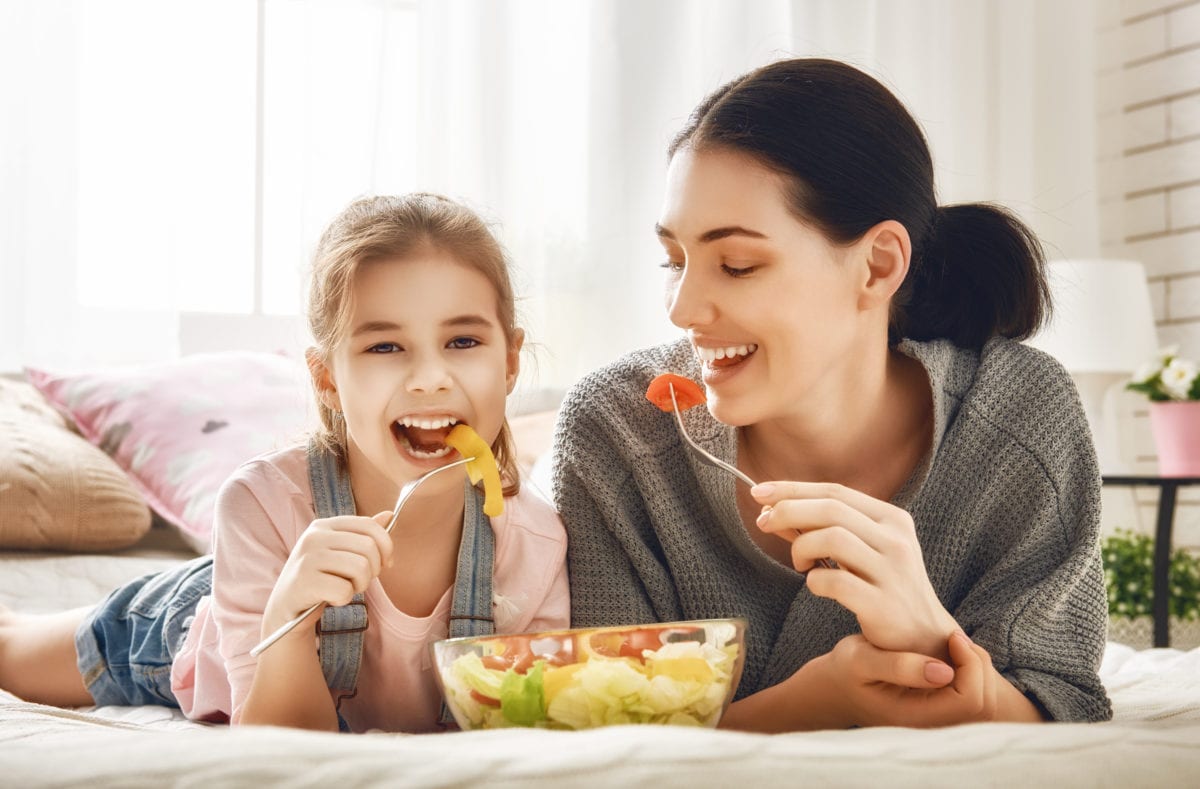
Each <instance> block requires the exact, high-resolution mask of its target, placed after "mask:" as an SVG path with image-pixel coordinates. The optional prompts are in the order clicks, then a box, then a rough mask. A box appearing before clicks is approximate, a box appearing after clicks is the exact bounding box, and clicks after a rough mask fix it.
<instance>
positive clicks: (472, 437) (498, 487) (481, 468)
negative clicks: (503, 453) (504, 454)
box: [446, 423, 504, 518]
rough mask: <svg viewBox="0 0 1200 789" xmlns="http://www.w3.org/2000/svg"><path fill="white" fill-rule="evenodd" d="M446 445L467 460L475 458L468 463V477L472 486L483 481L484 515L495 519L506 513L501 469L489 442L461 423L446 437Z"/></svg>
mask: <svg viewBox="0 0 1200 789" xmlns="http://www.w3.org/2000/svg"><path fill="white" fill-rule="evenodd" d="M446 445H447V446H451V447H454V448H455V449H457V450H458V454H460V455H462V456H463V457H465V458H469V457H473V458H475V459H474V460H472V461H471V462H469V463H467V476H468V477H470V479H471V484H476V483H478V482H479V480H481V479H482V480H483V513H484V514H485V515H487V516H488V517H489V518H494V517H496V516H497V515H499V514H501V513H502V512H504V486H503V484H501V482H500V469H499V467H498V466H496V456H495V455H493V454H492V448H491V447H489V446H488V445H487V442H486V441H484V440H483V439H482V438H480V437H479V434H478V433H476V432H475V431H474V430H472V429H471V426H470V425H465V424H461V423H460V424H457V425H455V426H454V429H453V430H451V431H450V434H449V435H448V436H446Z"/></svg>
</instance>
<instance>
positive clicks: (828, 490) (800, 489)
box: [750, 480, 903, 521]
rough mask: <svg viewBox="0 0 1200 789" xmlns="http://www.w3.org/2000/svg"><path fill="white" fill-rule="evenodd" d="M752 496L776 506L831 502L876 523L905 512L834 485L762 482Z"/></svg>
mask: <svg viewBox="0 0 1200 789" xmlns="http://www.w3.org/2000/svg"><path fill="white" fill-rule="evenodd" d="M750 495H751V496H753V497H754V499H755V501H757V502H758V503H759V504H763V505H776V504H779V503H780V502H782V501H786V500H795V499H832V500H834V501H840V502H842V503H843V504H846V505H848V506H849V507H851V508H852V509H854V510H857V511H858V512H861V513H863V514H864V515H866V516H867V517H868V518H870V519H872V520H875V521H883V520H889V519H891V518H893V517H895V516H896V514H897V513H898V512H903V510H900V508H898V507H896V506H895V505H893V504H889V503H887V502H886V501H880V500H879V499H877V498H874V497H872V496H868V495H867V494H865V493H862V492H861V491H857V490H855V489H854V488H848V487H846V486H845V485H838V484H837V483H834V482H795V481H793V480H780V481H772V482H760V483H759V484H757V485H755V486H754V487H753V488H751V489H750Z"/></svg>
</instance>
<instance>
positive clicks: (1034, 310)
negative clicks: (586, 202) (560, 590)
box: [555, 59, 1111, 731]
mask: <svg viewBox="0 0 1200 789" xmlns="http://www.w3.org/2000/svg"><path fill="white" fill-rule="evenodd" d="M669 153H670V165H669V169H668V176H667V189H666V196H665V201H664V205H663V209H662V215H661V217H660V219H659V222H658V227H657V232H658V236H659V238H660V240H661V241H662V245H663V248H664V250H665V253H666V262H665V263H664V267H665V268H666V269H667V288H666V301H667V308H668V310H669V313H670V317H671V320H672V322H674V323H675V324H676V325H677V326H679V327H680V328H681V329H684V330H685V331H686V334H687V337H686V339H685V340H681V341H679V342H675V343H671V344H668V345H665V346H661V347H657V348H651V349H647V350H643V351H638V352H635V353H632V354H630V355H628V356H626V357H625V358H623V359H621V360H619V361H618V362H616V363H614V364H612V365H610V366H609V367H606V368H604V369H602V370H600V371H598V372H596V373H593V374H591V375H590V376H589V377H587V378H586V379H584V380H583V381H582V382H580V383H579V384H578V385H577V386H576V387H575V388H574V389H573V390H572V392H571V393H570V394H569V395H568V397H567V399H566V401H565V402H564V405H563V408H562V411H561V415H560V417H559V422H558V426H557V435H556V442H555V455H556V461H557V466H556V470H555V498H556V500H557V503H558V507H559V510H560V512H561V514H562V516H563V519H564V521H565V523H566V526H567V532H568V562H569V570H570V575H571V585H572V621H573V624H575V625H577V626H586V625H601V624H619V623H626V622H632V621H670V620H677V619H693V618H705V617H718V616H733V615H739V616H744V617H746V618H747V619H748V620H749V630H748V635H747V656H746V666H745V671H744V674H743V678H742V682H741V686H740V687H739V690H738V700H737V701H736V702H735V703H734V704H733V705H732V706H731V707H730V710H729V711H728V713H727V714H726V717H725V719H724V721H723V724H724V725H727V726H731V727H736V728H744V729H751V730H761V731H785V730H794V729H808V728H825V727H845V726H856V725H875V724H893V725H915V726H931V725H947V724H953V723H960V722H966V721H975V720H1014V721H1017V720H1022V721H1036V720H1043V719H1055V720H1104V719H1107V718H1109V717H1111V706H1110V704H1109V701H1108V698H1107V696H1106V695H1105V692H1104V688H1103V686H1102V685H1101V684H1100V681H1099V678H1098V675H1097V670H1098V668H1099V664H1100V658H1101V653H1102V650H1103V647H1104V641H1105V621H1106V604H1105V596H1104V589H1103V575H1102V570H1101V565H1100V557H1099V550H1098V545H1097V532H1098V521H1099V475H1098V471H1097V466H1096V460H1095V454H1094V451H1093V449H1092V445H1091V441H1090V437H1089V434H1088V430H1087V424H1086V421H1085V419H1084V417H1083V413H1082V410H1081V408H1080V405H1079V400H1078V396H1077V394H1076V393H1075V390H1074V388H1073V385H1072V383H1071V379H1070V378H1069V376H1068V375H1067V373H1066V372H1065V371H1064V370H1063V368H1062V367H1061V366H1060V365H1059V364H1057V363H1056V362H1055V361H1054V360H1053V359H1051V358H1049V357H1048V356H1046V355H1044V354H1042V353H1040V352H1038V351H1036V350H1033V349H1031V348H1028V347H1026V346H1024V345H1021V344H1019V343H1017V342H1016V340H1020V339H1022V338H1025V337H1027V336H1029V335H1030V334H1032V333H1033V332H1034V331H1035V330H1036V329H1037V327H1038V326H1039V324H1040V323H1041V321H1042V319H1043V317H1044V315H1045V313H1046V311H1047V309H1048V307H1049V297H1048V290H1047V286H1046V282H1045V279H1044V273H1043V260H1042V255H1041V250H1040V247H1039V245H1038V242H1037V240H1036V239H1035V238H1034V237H1033V235H1032V234H1031V233H1030V231H1029V230H1027V229H1026V228H1025V227H1024V226H1023V225H1022V224H1021V223H1020V222H1019V221H1018V220H1017V219H1016V218H1014V217H1013V216H1011V215H1010V214H1008V213H1006V212H1005V211H1003V210H1001V209H999V208H996V207H992V206H988V205H979V204H976V205H959V206H949V207H939V206H938V205H937V203H936V199H935V196H934V188H933V167H932V162H931V159H930V154H929V150H928V146H927V145H926V143H925V140H924V138H923V136H922V134H921V132H920V129H919V128H918V127H917V125H916V123H915V121H914V120H913V119H912V117H911V116H910V115H909V114H908V112H907V111H906V110H905V109H904V107H903V106H902V105H901V104H900V103H899V102H898V101H897V100H896V98H895V97H894V96H892V95H891V94H890V93H889V92H888V91H887V90H886V89H885V88H884V87H883V86H882V85H880V84H879V83H878V82H876V81H875V80H874V79H872V78H870V77H868V76H867V75H865V74H863V73H861V72H859V71H857V70H855V69H853V68H851V67H849V66H847V65H845V64H842V63H837V62H833V61H828V60H810V59H800V60H790V61H784V62H780V63H774V64H771V65H769V66H765V67H763V68H761V69H758V70H757V71H754V72H752V73H750V74H747V75H745V76H743V77H741V78H739V79H736V80H734V81H733V82H731V83H729V84H727V85H725V86H724V87H722V88H720V89H718V90H717V91H716V92H715V93H713V94H712V95H710V96H709V97H708V98H707V99H705V100H704V101H703V102H702V103H701V104H700V105H699V106H698V107H697V108H696V110H695V112H694V113H693V114H692V116H691V118H690V119H689V120H688V122H687V125H686V126H685V127H684V129H683V130H682V131H681V132H680V133H679V135H678V136H677V137H676V139H675V141H674V142H673V143H672V145H671V147H670V152H669ZM663 372H675V373H679V374H682V375H686V376H688V377H691V378H697V379H699V378H702V379H703V381H704V383H705V386H706V388H707V394H708V404H707V405H708V408H707V410H705V409H703V408H695V409H692V410H691V411H689V412H687V413H686V414H685V420H686V424H687V426H688V430H689V432H690V434H691V435H692V437H693V438H694V439H696V440H697V441H698V442H699V443H701V445H702V446H705V447H706V448H707V449H708V450H709V451H711V452H713V453H714V454H716V455H718V456H720V457H722V458H724V459H726V460H728V461H729V462H731V463H735V464H736V465H737V466H738V467H739V468H740V469H741V470H743V471H744V472H746V473H747V474H748V475H749V476H750V477H751V478H753V479H756V480H764V481H766V480H770V482H765V483H763V484H759V485H757V486H755V487H754V488H753V489H750V488H748V487H747V486H744V485H742V484H740V483H737V482H735V480H734V479H733V478H732V477H731V476H730V475H727V474H725V473H724V472H721V471H720V470H717V469H714V468H711V467H709V466H705V465H703V464H701V463H699V462H697V459H696V458H695V457H694V456H692V455H690V454H689V450H688V449H687V448H686V446H685V445H684V444H683V443H682V441H681V439H680V436H679V434H678V432H677V430H676V427H675V425H674V422H673V420H672V418H671V417H670V416H669V415H668V414H663V413H662V412H661V411H658V410H657V409H655V408H654V407H653V406H651V405H650V404H648V403H646V402H645V400H644V398H643V393H644V392H645V390H646V386H647V384H648V383H649V381H650V380H651V379H652V378H653V377H655V376H656V375H658V374H660V373H663ZM822 558H829V559H832V560H833V561H834V563H835V564H834V565H833V566H832V567H824V566H819V565H817V564H816V563H817V561H818V560H820V559H822Z"/></svg>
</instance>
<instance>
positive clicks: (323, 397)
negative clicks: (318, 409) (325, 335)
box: [304, 348, 342, 411]
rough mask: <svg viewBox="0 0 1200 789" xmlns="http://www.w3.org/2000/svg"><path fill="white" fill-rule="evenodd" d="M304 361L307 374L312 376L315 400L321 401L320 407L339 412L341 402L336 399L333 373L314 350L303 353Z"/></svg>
mask: <svg viewBox="0 0 1200 789" xmlns="http://www.w3.org/2000/svg"><path fill="white" fill-rule="evenodd" d="M304 361H305V362H307V363H308V374H309V375H311V376H312V382H313V391H314V392H316V393H317V399H318V400H320V401H321V405H323V406H325V407H326V408H328V409H329V410H331V411H341V410H342V400H341V398H340V397H338V393H337V385H336V384H335V383H334V380H333V371H332V370H330V369H329V365H327V364H325V360H324V359H322V358H321V352H320V351H318V350H317V349H316V348H308V349H307V350H305V351H304Z"/></svg>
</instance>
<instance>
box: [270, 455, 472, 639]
mask: <svg viewBox="0 0 1200 789" xmlns="http://www.w3.org/2000/svg"><path fill="white" fill-rule="evenodd" d="M474 459H475V458H473V457H472V458H462V459H461V460H456V461H454V462H453V463H447V464H446V465H444V466H438V467H437V468H435V469H431V470H429V471H426V472H425V473H424V474H422V475H421V476H419V477H417V478H416V479H414V480H409V481H408V482H405V483H404V486H403V487H402V488H400V495H399V496H397V497H396V506H395V507H394V508H393V510H392V519H391V520H390V521H388V525H387V528H386V529H384V533H385V534H391V533H392V529H393V528H395V526H396V521H397V520H399V518H400V510H401V509H403V508H404V503H405V502H407V501H408V499H409V498H410V497H411V496H412V494H413V491H415V490H416V489H417V488H419V487H420V486H421V483H422V482H424V481H425V480H427V479H429V478H430V477H432V476H433V475H435V474H440V473H442V472H443V471H445V470H446V469H451V468H455V467H457V466H462V465H465V464H467V463H470V462H471V461H472V460H474ZM321 605H322V604H321V603H313V604H312V605H311V606H309V607H308V610H306V611H304V612H302V613H301V614H299V615H298V616H296V617H295V618H293V619H289V620H288V621H287V622H284V623H283V624H282V625H280V626H279V629H278V630H276V631H275V632H274V633H272V634H271V635H269V636H267V637H266V638H264V639H263V640H262V641H260V642H259V643H258V644H257V645H255V647H254V648H253V649H251V650H250V657H258V656H259V655H261V654H262V653H263V652H264V651H265V650H266V649H267V648H268V647H270V646H271V645H272V644H274V643H275V642H276V641H278V640H279V639H281V638H283V637H284V636H286V635H287V634H288V633H290V632H292V630H293V629H294V628H295V627H296V625H298V624H300V623H301V622H303V621H304V620H305V619H308V617H309V616H311V615H312V613H313V612H314V611H316V610H317V609H318V608H320V607H321Z"/></svg>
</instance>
